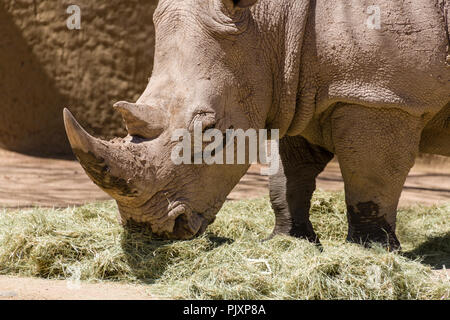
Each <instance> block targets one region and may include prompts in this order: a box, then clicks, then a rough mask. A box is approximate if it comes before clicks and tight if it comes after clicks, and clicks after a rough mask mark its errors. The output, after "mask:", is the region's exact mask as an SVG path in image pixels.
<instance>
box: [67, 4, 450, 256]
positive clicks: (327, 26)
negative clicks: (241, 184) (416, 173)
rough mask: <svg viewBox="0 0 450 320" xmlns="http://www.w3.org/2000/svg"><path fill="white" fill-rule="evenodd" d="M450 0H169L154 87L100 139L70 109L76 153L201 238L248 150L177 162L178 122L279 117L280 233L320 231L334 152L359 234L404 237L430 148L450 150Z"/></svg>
mask: <svg viewBox="0 0 450 320" xmlns="http://www.w3.org/2000/svg"><path fill="white" fill-rule="evenodd" d="M448 9H449V1H447V0H440V1H439V0H404V1H391V0H375V1H374V0H370V1H368V0H367V1H366V0H359V1H356V0H354V1H350V0H335V1H329V0H316V1H314V0H259V1H257V0H208V1H206V0H161V1H160V3H159V5H158V8H157V10H156V12H155V14H154V23H155V27H156V51H155V62H154V70H153V74H152V77H151V79H150V82H149V84H148V87H147V89H146V90H145V92H144V93H143V94H142V96H141V97H140V98H139V100H138V101H137V102H136V103H135V104H132V103H124V102H122V103H119V104H117V109H118V110H119V111H121V112H122V114H123V116H124V118H125V121H126V122H127V126H128V129H129V132H130V135H129V136H128V137H126V138H124V139H115V140H113V141H109V142H107V141H103V140H100V139H96V138H94V137H91V136H90V135H88V134H87V133H86V132H85V131H84V130H83V129H82V128H81V127H80V126H79V125H78V123H77V122H76V121H75V119H74V118H73V117H72V116H71V114H70V113H69V112H68V111H67V110H66V111H65V125H66V130H67V134H68V137H69V140H70V142H71V145H72V147H73V150H74V153H75V154H76V156H77V157H78V159H79V161H80V162H81V164H82V166H83V167H84V168H85V170H86V172H87V174H88V175H89V176H90V177H91V178H92V180H93V181H94V182H95V183H96V184H97V185H98V186H100V187H101V188H102V189H103V190H105V191H106V192H107V193H109V194H110V195H111V196H112V197H113V198H115V199H116V200H117V203H118V206H119V209H120V214H121V218H122V221H123V222H127V221H135V222H137V223H142V224H145V225H147V226H149V227H151V229H152V231H153V232H154V233H155V234H156V235H158V236H161V237H166V238H172V239H188V238H191V237H193V236H195V235H198V234H200V233H202V232H203V231H204V230H205V229H206V227H207V226H208V224H210V223H211V222H212V221H214V218H215V215H216V214H217V212H218V211H219V209H220V208H221V206H222V204H223V202H224V201H225V199H226V197H227V195H228V194H229V192H230V191H231V190H232V188H233V187H234V186H235V185H236V184H237V183H238V181H239V180H240V178H241V177H242V176H243V175H244V174H245V172H246V170H247V169H248V167H249V164H248V163H246V164H241V165H220V164H214V165H207V164H200V165H188V164H183V165H175V164H174V163H173V162H172V161H171V152H172V149H173V147H174V146H175V144H176V143H177V142H176V141H172V140H173V139H171V137H172V134H173V132H174V131H175V130H177V129H180V128H185V129H187V130H190V131H189V132H191V131H192V130H193V127H194V124H195V123H201V124H202V125H203V129H204V130H207V129H211V128H215V129H218V130H220V131H221V132H225V131H226V130H227V129H230V128H234V129H238V128H239V129H243V130H247V129H249V128H255V129H262V128H271V129H279V130H280V131H279V132H280V136H281V138H282V139H281V142H280V156H281V157H280V158H281V166H280V170H279V172H278V173H277V174H276V175H274V176H272V177H271V179H270V180H271V181H270V194H271V201H272V204H273V208H274V211H275V214H276V227H275V230H274V234H279V233H281V234H289V235H292V236H296V237H304V238H307V239H310V240H311V241H318V239H317V237H316V234H315V233H314V231H313V228H312V225H311V223H310V221H309V208H310V200H311V195H312V193H313V191H314V189H315V178H316V177H317V175H318V174H319V173H320V172H321V171H322V170H323V169H324V167H325V165H326V164H327V163H328V162H329V161H330V160H331V159H332V157H333V156H334V155H336V156H337V158H338V160H339V163H340V166H341V170H342V174H343V177H344V181H345V194H346V202H347V207H348V222H349V232H348V240H351V241H357V242H360V241H363V242H367V241H376V242H381V243H384V244H387V245H388V246H389V247H390V248H392V249H395V248H398V247H399V241H398V240H397V237H396V235H395V225H396V211H397V204H398V200H399V197H400V193H401V191H402V186H403V184H404V182H405V178H406V176H407V174H408V172H409V170H410V168H411V167H412V166H413V164H414V161H415V158H416V156H417V154H418V153H419V152H426V153H435V154H441V155H446V156H450V66H449V45H450V44H449V29H448Z"/></svg>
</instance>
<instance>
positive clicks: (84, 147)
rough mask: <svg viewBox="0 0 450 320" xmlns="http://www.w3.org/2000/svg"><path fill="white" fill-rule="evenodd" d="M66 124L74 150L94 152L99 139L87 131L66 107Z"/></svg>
mask: <svg viewBox="0 0 450 320" xmlns="http://www.w3.org/2000/svg"><path fill="white" fill-rule="evenodd" d="M64 126H65V127H66V133H67V137H68V138H69V142H70V145H71V147H72V149H73V150H74V152H77V151H82V152H84V153H89V152H94V151H95V150H94V149H95V146H96V144H97V143H98V141H97V140H98V139H96V138H94V137H92V136H91V135H90V134H89V133H87V132H86V131H85V130H84V129H83V127H81V125H80V124H79V123H78V121H77V120H76V119H75V118H74V117H73V115H72V113H70V111H69V110H68V109H64Z"/></svg>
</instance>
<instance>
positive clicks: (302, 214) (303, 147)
mask: <svg viewBox="0 0 450 320" xmlns="http://www.w3.org/2000/svg"><path fill="white" fill-rule="evenodd" d="M332 158H333V154H332V153H330V152H328V151H326V150H325V149H322V148H321V147H318V146H315V145H312V144H310V143H309V142H308V141H306V139H304V138H303V137H301V136H296V137H289V136H287V137H284V138H283V139H281V141H280V162H281V163H280V166H279V168H280V169H279V171H278V173H277V174H276V175H273V176H271V177H270V179H269V189H270V200H271V203H272V208H273V210H274V212H275V220H276V221H275V229H274V231H273V233H272V236H271V237H273V236H274V235H277V234H285V235H290V236H294V237H297V238H304V239H308V240H309V241H311V242H314V243H317V244H320V242H319V239H318V237H317V235H316V233H315V232H314V230H313V227H312V224H311V222H310V220H309V209H310V206H311V197H312V194H313V192H314V190H315V189H316V177H317V176H318V175H319V174H320V173H321V172H322V171H323V169H324V168H325V166H326V165H327V163H328V162H329V161H330V160H331V159H332Z"/></svg>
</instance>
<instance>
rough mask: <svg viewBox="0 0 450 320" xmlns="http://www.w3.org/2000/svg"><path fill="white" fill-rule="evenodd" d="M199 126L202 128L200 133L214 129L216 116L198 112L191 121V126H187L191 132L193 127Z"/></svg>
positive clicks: (210, 113)
mask: <svg viewBox="0 0 450 320" xmlns="http://www.w3.org/2000/svg"><path fill="white" fill-rule="evenodd" d="M197 125H198V126H200V125H201V128H202V132H205V131H207V130H209V129H214V128H215V127H216V116H215V114H214V113H212V112H199V113H197V114H196V115H195V116H194V118H193V119H192V121H191V125H190V126H189V130H190V131H193V130H194V126H197Z"/></svg>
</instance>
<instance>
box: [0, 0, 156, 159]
mask: <svg viewBox="0 0 450 320" xmlns="http://www.w3.org/2000/svg"><path fill="white" fill-rule="evenodd" d="M157 2H158V1H157V0H127V1H124V0H95V1H92V0H77V1H66V0H0V147H2V148H5V149H9V150H13V151H19V152H25V153H37V154H40V155H45V154H64V153H68V152H70V148H69V146H68V142H67V139H66V136H65V132H64V126H63V120H62V109H63V108H64V107H69V109H70V110H71V111H72V112H73V113H74V114H75V116H76V117H77V119H79V120H80V122H81V123H82V124H83V125H84V126H85V127H86V129H87V130H88V131H89V132H90V133H91V134H95V135H97V136H101V137H109V136H112V135H123V134H124V133H125V131H124V126H123V124H122V120H121V118H120V116H119V114H116V113H115V112H114V110H113V108H112V105H113V104H114V103H115V102H117V101H119V100H128V101H135V100H136V99H137V98H138V97H139V95H140V94H141V93H142V92H143V90H144V89H145V86H146V84H147V82H148V78H149V77H150V74H151V70H152V66H153V50H154V28H153V22H152V16H153V12H154V9H155V8H156V5H157ZM72 4H76V5H78V6H79V7H80V9H81V29H80V30H69V28H68V27H67V19H68V18H69V17H70V14H69V13H67V12H66V10H67V8H68V6H69V5H72Z"/></svg>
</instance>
